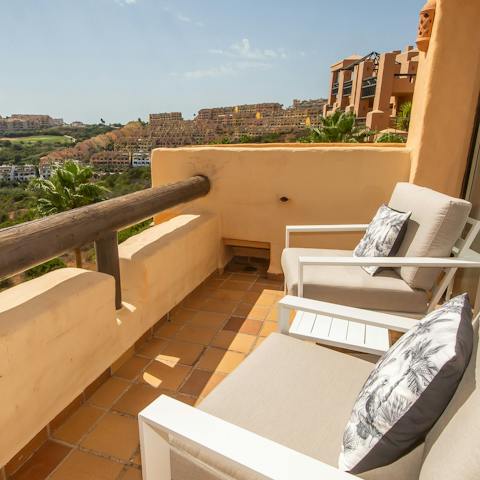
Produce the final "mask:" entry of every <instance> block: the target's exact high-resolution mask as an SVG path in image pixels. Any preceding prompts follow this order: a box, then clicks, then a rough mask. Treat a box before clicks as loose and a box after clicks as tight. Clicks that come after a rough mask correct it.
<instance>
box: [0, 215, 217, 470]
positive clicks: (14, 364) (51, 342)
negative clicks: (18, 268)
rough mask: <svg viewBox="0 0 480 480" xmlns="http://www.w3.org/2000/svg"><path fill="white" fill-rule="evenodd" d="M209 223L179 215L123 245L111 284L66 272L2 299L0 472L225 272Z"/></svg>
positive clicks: (93, 275) (213, 222)
mask: <svg viewBox="0 0 480 480" xmlns="http://www.w3.org/2000/svg"><path fill="white" fill-rule="evenodd" d="M222 251H223V247H222V243H221V240H220V232H219V226H218V218H217V217H216V216H215V215H201V216H196V215H192V216H190V215H189V216H178V217H176V218H175V219H172V220H171V221H169V222H165V223H163V224H162V225H158V226H156V227H153V228H151V229H149V230H146V231H144V232H142V233H140V234H138V235H136V236H135V237H132V238H130V239H129V240H127V241H126V242H124V243H123V244H122V245H121V246H120V265H121V275H122V286H123V289H122V290H123V300H124V302H123V308H122V309H121V310H119V311H115V282H114V279H113V277H111V276H110V275H106V274H103V273H98V272H91V271H87V270H81V269H76V268H64V269H60V270H56V271H54V272H50V273H47V274H46V275H44V276H42V277H40V278H37V279H34V280H31V281H28V282H25V283H22V284H20V285H17V286H15V287H12V288H10V289H8V290H5V291H4V292H1V293H0V399H1V404H2V408H0V431H1V432H2V434H1V435H0V465H4V464H5V463H6V462H8V461H9V460H10V459H11V458H12V457H13V455H14V454H16V453H17V452H18V451H19V450H20V449H21V448H23V447H24V446H25V445H26V444H27V443H28V442H29V441H30V440H31V439H32V438H33V437H34V436H35V435H36V434H37V433H38V432H39V431H40V430H41V429H42V428H44V427H45V425H47V424H48V423H49V422H50V421H52V420H53V419H54V418H55V417H56V416H57V415H58V414H59V413H60V412H61V411H62V410H63V409H64V408H65V407H66V406H67V405H69V404H70V402H72V401H73V400H74V399H75V398H76V397H77V396H78V395H79V394H80V393H81V392H82V391H83V390H84V389H85V388H86V387H87V386H88V385H89V384H90V383H91V382H93V381H94V380H95V379H96V378H97V377H98V376H99V375H100V374H101V373H103V372H104V371H105V370H106V369H108V368H109V367H110V365H112V364H113V363H114V362H115V361H116V360H117V359H118V358H119V357H120V356H121V355H123V354H124V353H125V352H126V351H127V350H128V349H129V348H130V347H132V346H133V345H134V343H135V341H136V340H138V339H139V338H140V337H141V336H142V335H143V334H144V333H145V332H146V331H147V330H148V329H149V328H151V327H152V326H154V324H155V323H156V322H157V321H159V320H160V319H161V318H162V317H163V316H164V315H165V314H166V313H168V312H169V311H170V310H171V309H172V308H173V307H174V306H175V305H177V304H178V303H179V302H180V301H181V300H182V299H183V298H184V297H185V296H186V295H188V294H189V293H190V292H191V291H192V290H193V289H194V288H195V287H197V286H198V285H199V284H200V283H201V282H202V281H203V280H205V279H206V278H207V277H208V276H209V275H210V274H211V273H212V272H214V271H215V270H216V269H217V268H218V267H219V266H220V265H222V262H223V259H222V256H221V255H222Z"/></svg>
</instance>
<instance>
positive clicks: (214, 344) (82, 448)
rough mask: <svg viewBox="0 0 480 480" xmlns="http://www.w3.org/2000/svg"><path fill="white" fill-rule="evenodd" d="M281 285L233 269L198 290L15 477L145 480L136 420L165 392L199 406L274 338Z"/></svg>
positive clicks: (31, 479) (259, 274) (258, 274)
mask: <svg viewBox="0 0 480 480" xmlns="http://www.w3.org/2000/svg"><path fill="white" fill-rule="evenodd" d="M282 296H283V285H282V284H281V283H280V282H275V281H270V280H267V279H266V278H265V275H264V273H263V272H262V269H261V267H260V268H259V269H258V270H257V271H256V272H253V273H249V272H245V266H244V265H242V264H239V263H232V264H231V265H230V266H229V267H228V268H227V271H226V272H225V273H224V274H222V275H214V276H212V277H211V278H210V279H208V280H207V281H206V282H204V283H203V284H202V285H201V286H200V287H199V288H197V289H196V290H195V291H194V292H192V293H191V294H190V295H189V296H188V297H187V298H186V299H184V301H183V302H182V303H181V304H180V305H179V306H177V307H176V308H175V309H174V311H173V312H171V314H170V318H169V321H168V322H167V323H165V324H164V325H162V326H161V327H160V328H158V329H157V330H156V331H155V333H154V337H153V338H151V339H150V340H147V341H146V342H145V343H144V344H143V345H140V346H139V347H138V348H137V349H136V353H135V355H134V356H133V357H131V358H129V359H128V360H126V361H125V362H124V363H123V365H121V366H120V367H119V368H118V370H117V371H116V372H115V374H114V375H113V376H112V377H111V378H110V379H108V380H107V381H106V382H105V383H104V384H102V385H101V386H100V387H99V388H98V389H97V390H96V391H95V392H94V393H93V394H92V395H91V396H90V398H89V399H88V400H87V401H86V403H84V404H83V405H81V406H79V407H77V408H76V410H75V411H74V412H73V413H71V414H70V415H69V416H68V417H67V418H66V419H65V420H64V421H63V423H62V424H61V425H60V426H59V427H58V428H57V429H56V430H55V431H54V432H51V440H49V442H48V443H47V444H46V446H45V447H42V448H41V449H40V450H39V451H38V452H37V453H36V454H35V455H34V456H33V457H32V458H31V459H30V461H29V462H28V463H27V465H25V466H24V467H23V468H22V469H21V471H19V472H17V474H16V475H15V476H14V477H12V478H14V479H15V480H16V479H24V478H25V479H29V480H44V479H49V480H97V479H98V480H110V479H111V480H134V479H135V480H139V479H141V478H142V477H141V467H140V463H141V460H140V455H139V440H138V426H137V420H136V415H137V414H138V412H139V411H140V410H142V409H143V408H144V407H145V406H146V405H148V404H149V403H150V402H152V401H153V400H154V399H155V398H157V397H158V396H159V395H161V394H167V395H171V396H173V397H175V398H176V399H178V400H181V401H183V402H186V403H188V404H191V405H195V404H196V403H197V402H198V401H199V400H201V399H202V398H203V397H204V396H206V395H207V394H208V393H209V392H210V391H211V390H212V389H213V388H215V386H216V385H218V384H219V383H220V382H221V381H222V380H223V379H224V378H225V377H226V376H227V375H228V374H229V373H230V372H232V370H233V369H234V368H235V367H236V366H237V365H239V364H240V363H241V362H242V360H243V359H244V358H245V357H246V356H247V355H248V354H249V353H250V352H252V350H254V349H255V348H256V347H257V346H258V345H260V343H261V342H262V340H263V339H264V338H265V336H267V335H268V334H269V333H270V332H272V331H274V330H276V308H275V307H276V302H277V301H278V300H279V299H280V298H281V297H282Z"/></svg>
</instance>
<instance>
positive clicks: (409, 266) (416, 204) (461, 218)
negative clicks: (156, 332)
mask: <svg viewBox="0 0 480 480" xmlns="http://www.w3.org/2000/svg"><path fill="white" fill-rule="evenodd" d="M389 205H390V206H391V207H392V208H394V209H396V210H402V211H411V212H412V215H411V217H410V220H409V223H408V228H407V232H406V235H405V238H404V240H403V242H402V245H401V247H400V249H399V251H398V254H397V255H398V256H396V257H386V258H379V257H375V258H367V257H361V258H355V257H353V254H352V251H349V250H328V249H314V248H292V247H291V236H292V234H295V233H299V232H309V233H322V234H328V233H333V232H352V231H353V232H361V231H364V230H365V229H366V228H367V227H368V225H364V224H361V225H301V226H287V227H286V237H285V249H284V251H283V254H282V266H283V270H284V274H285V288H286V292H287V293H289V294H291V295H298V296H301V297H303V296H305V297H308V298H312V299H317V300H323V301H328V302H332V303H337V304H342V305H350V306H354V307H359V308H367V309H372V310H379V311H387V312H396V313H401V314H408V315H409V316H417V317H420V316H422V315H424V314H425V313H427V312H428V311H431V310H432V309H433V308H435V306H436V305H437V304H438V302H439V300H440V299H441V297H442V295H443V294H444V293H445V292H446V291H447V295H449V294H450V289H449V286H450V285H451V283H452V280H453V277H454V275H455V272H456V271H457V269H458V268H478V266H479V265H478V262H476V260H478V258H480V257H479V256H478V254H476V253H475V252H473V251H472V250H471V249H470V247H471V245H472V242H473V241H474V240H475V238H476V236H477V235H478V233H479V231H480V222H479V221H478V220H474V219H471V218H468V213H469V211H470V208H471V205H470V204H469V202H466V201H465V200H460V199H455V198H452V197H448V196H446V195H443V194H440V193H438V192H434V191H433V190H429V189H427V188H423V187H418V186H416V185H412V184H407V183H399V184H397V186H396V187H395V190H394V192H393V194H392V198H391V200H390V202H389ZM467 224H468V231H467V232H466V233H465V237H464V238H462V233H463V232H464V230H465V226H466V225H467ZM451 255H453V256H454V257H455V258H452V257H451ZM475 257H478V258H477V259H476V258H475ZM372 265H375V266H380V267H387V269H385V270H382V271H381V272H380V273H379V274H377V275H375V276H371V275H369V274H368V273H366V272H365V271H364V270H363V269H362V268H360V267H362V266H372ZM442 270H443V271H444V275H443V276H441V275H440V273H441V271H442ZM477 303H478V302H477Z"/></svg>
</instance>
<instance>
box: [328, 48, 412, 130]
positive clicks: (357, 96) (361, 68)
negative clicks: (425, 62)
mask: <svg viewBox="0 0 480 480" xmlns="http://www.w3.org/2000/svg"><path fill="white" fill-rule="evenodd" d="M417 68H418V50H416V49H414V48H413V47H411V46H408V47H407V48H406V49H405V50H404V51H399V50H395V51H393V52H385V53H377V52H371V53H369V54H367V55H365V56H363V57H362V56H360V55H352V56H350V57H347V58H344V59H343V60H340V61H339V62H337V63H335V64H333V65H332V66H331V79H330V92H329V95H328V102H327V103H326V104H325V105H324V107H323V115H328V114H330V113H332V112H334V111H336V110H344V111H346V112H352V113H354V114H355V115H356V116H357V119H358V120H359V122H361V123H365V124H366V125H367V127H369V128H372V129H374V130H379V131H381V130H384V129H387V128H389V127H391V126H393V125H394V123H395V117H396V116H397V112H398V110H399V108H400V107H401V105H402V104H403V103H404V102H406V101H410V100H412V98H413V91H414V88H415V79H416V75H417Z"/></svg>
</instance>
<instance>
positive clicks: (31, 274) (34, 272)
mask: <svg viewBox="0 0 480 480" xmlns="http://www.w3.org/2000/svg"><path fill="white" fill-rule="evenodd" d="M66 266H67V265H66V264H65V262H64V261H63V260H62V259H61V258H53V259H52V260H49V261H48V262H45V263H41V264H40V265H37V266H36V267H33V268H30V269H29V270H27V271H26V272H25V277H26V278H27V279H28V280H31V279H32V278H37V277H41V276H42V275H44V274H45V273H48V272H52V271H53V270H58V269H59V268H65V267H66Z"/></svg>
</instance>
